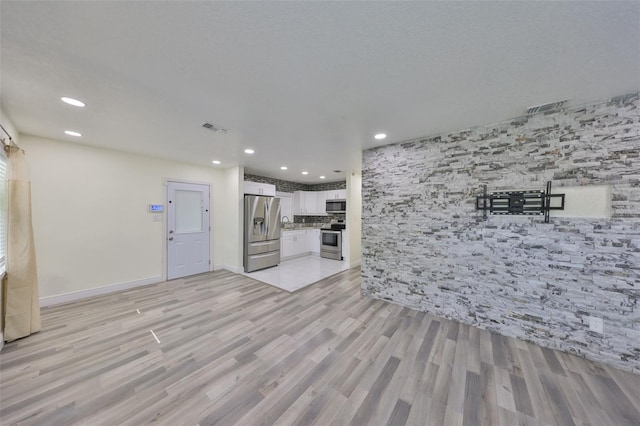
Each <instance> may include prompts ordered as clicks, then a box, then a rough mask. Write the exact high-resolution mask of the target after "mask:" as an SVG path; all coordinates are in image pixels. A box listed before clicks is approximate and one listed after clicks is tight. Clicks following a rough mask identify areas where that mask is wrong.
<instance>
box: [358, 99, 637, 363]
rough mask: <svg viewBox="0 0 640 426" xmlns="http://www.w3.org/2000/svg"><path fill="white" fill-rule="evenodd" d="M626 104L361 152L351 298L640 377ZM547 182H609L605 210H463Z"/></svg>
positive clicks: (632, 124) (632, 155)
mask: <svg viewBox="0 0 640 426" xmlns="http://www.w3.org/2000/svg"><path fill="white" fill-rule="evenodd" d="M638 99H639V97H638V95H637V94H634V95H629V96H625V97H621V98H618V99H617V100H615V101H610V102H605V103H600V104H597V105H592V106H588V107H581V108H578V109H573V110H567V111H561V112H556V113H551V114H544V115H543V114H540V115H534V116H529V117H525V118H519V119H515V120H511V121H509V122H504V123H500V124H496V125H491V126H484V127H478V128H474V129H471V130H465V131H461V132H457V133H451V134H448V135H442V136H437V137H429V138H421V139H416V140H412V141H408V142H404V143H398V144H394V145H388V146H383V147H379V148H375V149H370V150H366V151H364V153H363V171H362V197H363V212H362V292H363V293H364V294H366V295H369V296H372V297H375V298H379V299H386V300H391V301H393V302H396V303H399V304H402V305H405V306H408V307H411V308H414V309H418V310H421V311H425V312H428V313H430V314H433V315H437V316H440V317H444V318H449V319H453V320H457V321H461V322H464V323H467V324H471V325H474V326H478V327H482V328H486V329H488V330H492V331H496V332H498V333H501V334H504V335H508V336H513V337H517V338H520V339H523V340H526V341H531V342H534V343H536V344H539V345H541V346H546V347H552V348H556V349H560V350H564V351H567V352H570V353H573V354H576V355H580V356H584V357H587V358H590V359H593V360H598V361H603V362H607V363H610V364H613V365H616V366H618V367H622V368H625V369H627V370H632V371H635V372H640V306H638V300H639V299H640V102H639V100H638ZM548 180H551V181H552V182H553V186H554V188H556V189H559V187H562V186H583V185H585V186H586V185H611V188H612V197H613V198H612V215H611V218H608V219H584V218H581V219H578V218H575V219H573V218H554V217H552V218H551V223H548V224H545V223H544V218H543V217H542V216H489V217H488V219H487V220H483V218H482V213H481V212H478V211H476V210H475V197H476V196H477V195H480V194H482V189H481V188H482V185H484V184H486V185H487V187H488V190H489V191H491V190H515V189H541V190H544V189H545V186H546V182H547V181H548ZM589 316H597V317H601V318H604V334H603V335H600V334H597V333H594V332H591V331H589V322H588V317H589Z"/></svg>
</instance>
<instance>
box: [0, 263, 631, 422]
mask: <svg viewBox="0 0 640 426" xmlns="http://www.w3.org/2000/svg"><path fill="white" fill-rule="evenodd" d="M359 274H360V271H359V269H352V270H349V271H345V272H342V273H340V274H338V275H335V276H333V277H330V278H327V279H325V280H323V281H322V282H320V283H318V284H315V285H313V286H310V287H307V288H306V289H303V290H301V291H299V292H296V293H293V294H290V293H287V292H285V291H282V290H279V289H277V288H274V287H272V286H269V285H266V284H263V283H260V282H257V281H254V280H252V279H251V278H248V277H245V276H242V275H236V274H232V273H228V272H215V273H209V274H204V275H199V276H195V277H191V278H188V279H185V280H176V281H172V282H167V283H162V284H158V285H153V286H147V287H142V288H138V289H135V290H130V291H125V292H120V293H114V294H111V295H106V296H101V297H95V298H93V299H89V300H85V301H80V302H76V303H72V304H68V305H64V306H58V307H52V308H48V309H44V310H43V315H42V317H43V318H42V319H43V325H44V329H43V330H42V332H40V333H37V334H35V335H33V336H30V337H28V338H25V339H22V340H20V341H17V342H13V343H9V344H7V345H6V346H5V349H4V350H3V351H2V352H0V374H1V376H0V379H1V384H0V398H1V399H0V402H1V409H0V423H1V424H2V425H10V424H17V423H19V424H44V425H60V424H86V425H98V424H104V425H120V424H125V425H142V424H149V423H158V424H166V425H182V424H200V425H210V424H219V425H234V424H237V425H254V424H255V425H258V424H264V425H271V424H280V425H312V424H314V425H347V424H353V425H402V424H412V425H425V424H426V425H458V424H465V425H476V424H487V425H498V424H501V425H516V424H527V425H529V424H530V425H536V424H583V425H632V424H633V425H638V424H640V403H639V398H640V376H637V375H633V374H631V373H625V372H622V371H619V370H616V369H613V368H611V367H608V366H603V365H599V364H596V363H593V362H589V361H585V360H583V359H579V358H576V357H573V356H571V355H568V354H564V353H560V352H555V351H552V350H547V349H541V348H539V347H536V346H533V345H531V344H528V343H525V342H522V341H517V340H514V339H510V338H505V337H502V336H499V335H496V334H492V333H489V332H487V331H484V330H480V329H477V328H473V327H468V326H465V325H460V324H458V323H455V322H453V321H447V320H443V319H439V318H435V317H431V316H429V315H425V314H424V313H420V312H416V311H411V310H409V309H406V308H402V307H401V306H397V305H393V304H390V303H387V302H384V301H379V300H372V299H369V298H366V297H363V296H361V295H360V291H359V285H360V277H359ZM138 312H139V313H138ZM150 330H152V331H153V334H152V333H151V331H150ZM154 334H155V336H154ZM156 337H157V339H158V340H159V342H160V343H158V341H156Z"/></svg>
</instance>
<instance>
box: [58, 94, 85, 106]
mask: <svg viewBox="0 0 640 426" xmlns="http://www.w3.org/2000/svg"><path fill="white" fill-rule="evenodd" d="M60 100H61V101H62V102H64V103H65V104H69V105H73V106H76V107H83V106H84V102H82V101H79V100H77V99H73V98H67V97H64V96H63V97H61V98H60Z"/></svg>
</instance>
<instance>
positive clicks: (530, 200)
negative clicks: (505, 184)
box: [476, 181, 565, 223]
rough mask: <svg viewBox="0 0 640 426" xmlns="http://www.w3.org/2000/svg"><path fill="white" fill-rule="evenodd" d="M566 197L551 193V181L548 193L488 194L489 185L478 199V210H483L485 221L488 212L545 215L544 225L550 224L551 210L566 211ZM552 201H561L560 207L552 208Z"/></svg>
mask: <svg viewBox="0 0 640 426" xmlns="http://www.w3.org/2000/svg"><path fill="white" fill-rule="evenodd" d="M564 195H565V194H552V193H551V181H549V182H547V190H546V191H533V190H518V191H493V192H490V193H489V194H487V185H484V187H483V195H480V196H478V197H476V210H482V217H483V218H484V219H487V212H489V213H491V214H497V215H508V214H509V215H544V223H549V212H550V211H551V210H564ZM552 199H556V200H559V203H560V205H554V206H552V205H551V200H552ZM555 204H557V203H555Z"/></svg>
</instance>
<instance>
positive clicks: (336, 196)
mask: <svg viewBox="0 0 640 426" xmlns="http://www.w3.org/2000/svg"><path fill="white" fill-rule="evenodd" d="M324 192H326V194H327V200H346V199H347V190H346V189H336V190H333V191H324Z"/></svg>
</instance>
